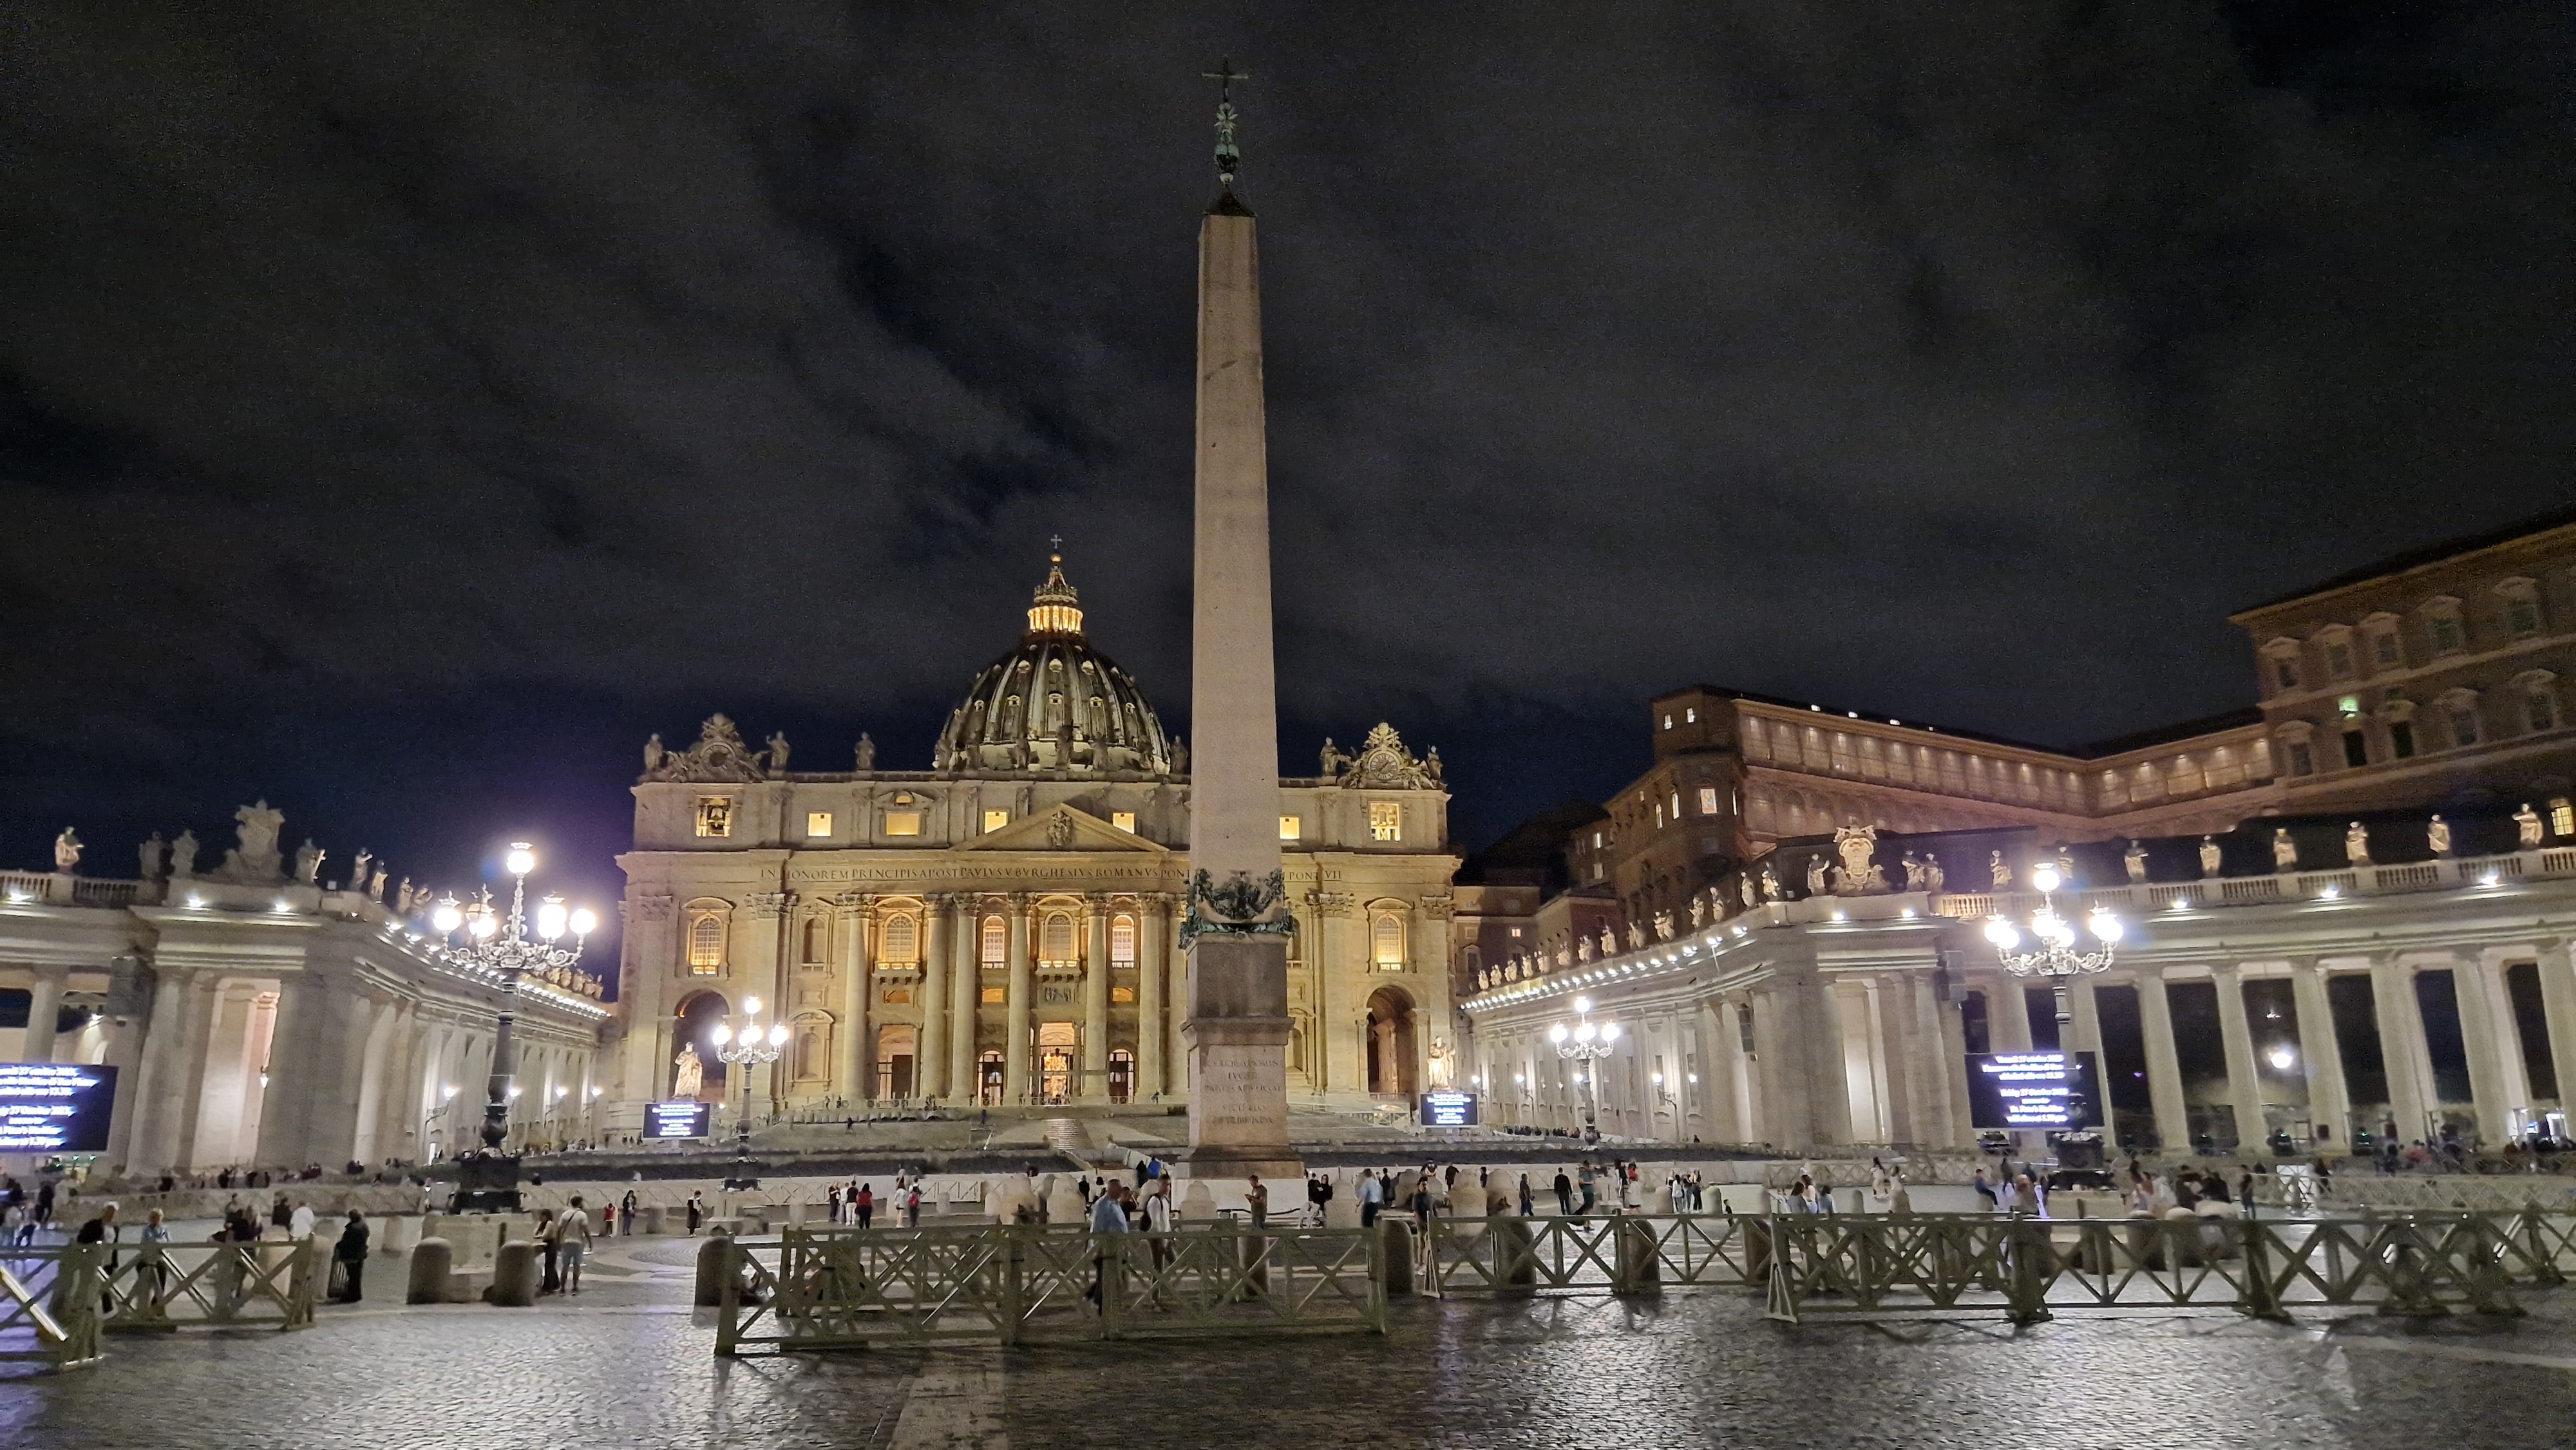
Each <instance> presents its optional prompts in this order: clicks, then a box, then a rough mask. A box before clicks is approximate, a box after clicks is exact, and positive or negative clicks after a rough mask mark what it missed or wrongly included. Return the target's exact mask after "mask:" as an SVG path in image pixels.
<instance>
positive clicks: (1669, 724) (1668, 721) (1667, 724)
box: [1664, 715, 1673, 730]
mask: <svg viewBox="0 0 2576 1450" xmlns="http://www.w3.org/2000/svg"><path fill="white" fill-rule="evenodd" d="M1664 728H1665V729H1667V730H1670V729H1672V728H1673V717H1672V716H1670V715H1666V716H1665V717H1664Z"/></svg>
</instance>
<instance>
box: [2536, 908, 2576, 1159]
mask: <svg viewBox="0 0 2576 1450" xmlns="http://www.w3.org/2000/svg"><path fill="white" fill-rule="evenodd" d="M2537 966H2538V968H2539V972H2540V1010H2541V1016H2542V1018H2543V1019H2544V1020H2545V1021H2546V1022H2547V1024H2548V1028H2549V1065H2550V1069H2551V1071H2552V1072H2553V1073H2555V1074H2556V1076H2557V1078H2558V1110H2559V1111H2560V1112H2570V1110H2571V1108H2576V960H2571V953H2570V952H2569V951H2568V944H2567V943H2566V942H2565V941H2563V940H2561V941H2545V942H2542V943H2541V944H2540V959H2539V961H2538V963H2537ZM2570 1115H2571V1116H2576V1113H2571V1114H2570Z"/></svg>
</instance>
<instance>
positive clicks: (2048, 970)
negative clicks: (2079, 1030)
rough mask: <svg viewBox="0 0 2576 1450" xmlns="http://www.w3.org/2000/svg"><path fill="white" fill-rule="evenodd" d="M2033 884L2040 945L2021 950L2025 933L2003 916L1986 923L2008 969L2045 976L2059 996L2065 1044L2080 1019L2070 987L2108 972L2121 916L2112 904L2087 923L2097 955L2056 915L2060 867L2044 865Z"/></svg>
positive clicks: (2034, 930) (2033, 927)
mask: <svg viewBox="0 0 2576 1450" xmlns="http://www.w3.org/2000/svg"><path fill="white" fill-rule="evenodd" d="M2030 884H2031V885H2033V886H2036V887H2038V888H2039V910H2037V911H2034V912H2032V913H2031V914H2030V934H2031V935H2032V936H2034V937H2037V938H2038V939H2039V943H2038V945H2037V946H2036V947H2034V948H2033V949H2032V950H2030V951H2023V950H2021V949H2020V948H2021V932H2020V930H2019V929H2017V928H2016V927H2014V925H2013V924H2012V923H2011V922H2010V921H2008V920H2006V919H2005V918H2004V917H2003V916H2002V915H2000V914H1998V915H1996V916H1994V917H1991V918H1989V919H1988V920H1987V922H1986V940H1988V941H1990V942H1993V943H1994V944H1995V955H1996V957H1997V958H1999V959H2000V960H2001V961H2002V962H2003V967H2004V970H2005V971H2007V972H2010V973H2012V974H2013V975H2014V976H2016V977H2045V978H2047V979H2048V984H2049V985H2050V986H2051V987H2053V988H2055V989H2056V992H2057V1022H2058V1027H2059V1033H2058V1037H2059V1040H2060V1041H2063V1040H2064V1039H2065V1031H2064V1029H2065V1026H2066V1024H2067V1023H2069V1022H2072V1021H2074V1020H2075V1010H2074V1008H2073V1006H2072V1005H2071V999H2070V996H2069V992H2068V989H2067V985H2066V984H2067V983H2068V982H2070V981H2072V980H2074V979H2075V978H2076V977H2078V976H2085V975H2089V974H2091V973H2094V972H2104V971H2109V970H2110V968H2111V953H2112V951H2113V949H2114V948H2116V947H2117V946H2118V945H2119V942H2120V933H2121V930H2122V928H2121V926H2120V918H2118V917H2116V916H2113V915H2112V914H2111V909H2110V908H2109V907H2107V906H2097V907H2094V908H2093V910H2092V913H2091V914H2090V915H2089V916H2087V917H2086V918H2085V922H2084V925H2085V927H2086V928H2087V929H2088V930H2090V931H2091V932H2092V933H2093V935H2094V937H2095V938H2096V939H2098V940H2099V941H2100V942H2101V943H2102V945H2101V949H2100V950H2098V951H2089V952H2087V951H2078V950H2076V947H2075V944H2076V942H2077V941H2078V940H2079V938H2078V937H2077V936H2076V932H2075V923H2073V922H2071V921H2068V920H2067V919H2066V918H2065V917H2062V916H2060V915H2058V914H2057V899H2056V892H2057V888H2059V887H2060V886H2063V885H2065V884H2066V879H2065V878H2064V877H2063V876H2060V875H2059V874H2058V871H2057V868H2056V867H2055V866H2054V865H2050V864H2048V863H2046V862H2042V863H2041V864H2040V865H2039V866H2038V867H2037V868H2036V869H2034V870H2033V871H2032V872H2031V873H2030Z"/></svg>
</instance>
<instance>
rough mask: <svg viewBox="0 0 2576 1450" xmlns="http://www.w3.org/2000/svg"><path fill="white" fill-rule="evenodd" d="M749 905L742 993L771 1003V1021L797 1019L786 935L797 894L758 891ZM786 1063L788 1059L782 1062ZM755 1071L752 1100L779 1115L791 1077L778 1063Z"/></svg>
mask: <svg viewBox="0 0 2576 1450" xmlns="http://www.w3.org/2000/svg"><path fill="white" fill-rule="evenodd" d="M746 904H747V905H749V907H750V908H751V932H750V934H749V936H748V938H747V939H746V941H745V943H744V948H745V950H744V956H745V958H746V960H745V962H744V963H743V981H744V983H745V984H746V985H745V986H744V988H743V990H744V991H746V992H749V993H750V994H752V995H753V996H756V997H758V998H760V1000H761V1001H763V1002H765V1003H768V1004H769V1007H770V1015H771V1020H773V1021H778V1022H785V1021H788V1020H789V1019H791V1018H792V1017H794V1016H795V1002H796V995H795V993H794V991H793V990H791V989H790V987H789V985H788V981H787V972H788V966H787V959H788V956H789V952H788V950H787V933H788V932H789V931H790V930H792V929H793V928H794V926H795V911H796V893H795V892H793V891H758V892H754V893H752V895H751V896H750V897H749V899H748V901H747V903H746ZM785 1061H787V1059H786V1058H785V1057H781V1058H780V1059H779V1062H785ZM753 1072H754V1074H755V1076H754V1077H753V1079H752V1081H753V1083H754V1084H755V1096H754V1097H753V1101H754V1102H765V1103H767V1104H769V1108H768V1111H769V1112H770V1114H772V1115H773V1116H774V1115H776V1114H777V1113H778V1112H779V1111H780V1110H781V1109H782V1108H784V1107H785V1106H786V1103H787V1094H786V1089H785V1084H786V1082H787V1080H788V1078H789V1077H790V1076H791V1074H789V1073H786V1072H781V1071H779V1069H778V1067H777V1065H776V1064H770V1065H769V1070H768V1071H767V1072H761V1071H760V1070H759V1069H758V1068H754V1069H753ZM764 1079H765V1081H764ZM761 1089H766V1090H765V1091H762V1090H761Z"/></svg>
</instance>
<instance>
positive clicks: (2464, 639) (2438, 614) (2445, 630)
mask: <svg viewBox="0 0 2576 1450" xmlns="http://www.w3.org/2000/svg"><path fill="white" fill-rule="evenodd" d="M2424 637H2425V639H2427V640H2429V641H2430V642H2431V643H2432V646H2433V653H2435V654H2437V655H2453V654H2458V653H2459V652H2460V651H2461V650H2463V649H2466V648H2467V647H2468V643H2469V640H2468V632H2467V631H2466V630H2464V629H2462V628H2461V627H2460V601H2458V600H2456V599H2436V600H2432V601H2430V602H2429V603H2427V604H2426V605H2425V606H2424Z"/></svg>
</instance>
